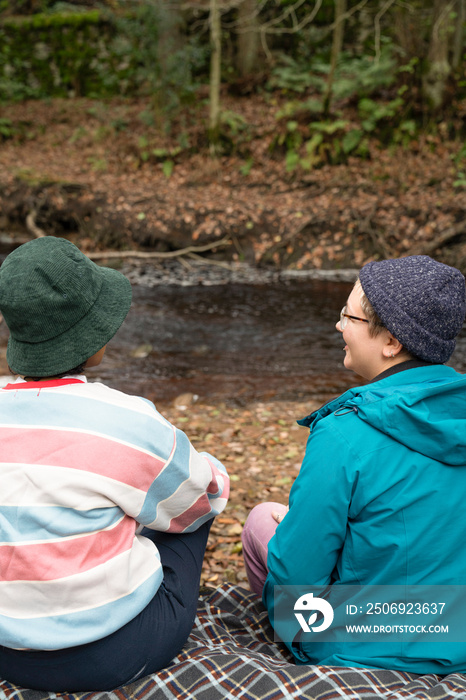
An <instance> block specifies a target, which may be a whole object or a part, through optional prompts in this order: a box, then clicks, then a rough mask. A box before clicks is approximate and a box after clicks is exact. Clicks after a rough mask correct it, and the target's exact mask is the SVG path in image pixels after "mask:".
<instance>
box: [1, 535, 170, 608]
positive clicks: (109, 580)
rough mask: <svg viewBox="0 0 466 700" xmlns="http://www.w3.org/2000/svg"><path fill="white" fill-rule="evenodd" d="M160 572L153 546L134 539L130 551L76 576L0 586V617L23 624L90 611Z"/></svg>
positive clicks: (147, 541)
mask: <svg viewBox="0 0 466 700" xmlns="http://www.w3.org/2000/svg"><path fill="white" fill-rule="evenodd" d="M160 568H161V563H160V558H159V554H158V552H157V549H156V547H155V546H154V544H153V543H152V542H151V541H150V540H149V539H148V538H147V537H138V538H137V540H136V541H135V544H134V546H133V548H132V549H131V550H128V551H127V552H123V554H120V555H118V556H116V557H114V558H113V559H111V560H110V561H108V562H106V563H105V564H101V565H99V566H97V567H95V568H93V569H90V570H89V571H85V572H83V573H80V574H75V575H73V576H68V577H66V578H62V579H59V580H56V581H32V582H31V581H5V582H0V615H4V616H5V617H12V618H17V619H21V620H24V619H34V618H40V617H53V616H55V615H70V614H72V613H75V612H80V611H83V610H92V608H95V607H98V606H100V605H105V604H107V603H112V602H114V601H116V600H119V599H121V598H124V597H125V596H127V595H129V594H130V593H132V592H133V591H135V590H136V589H137V588H138V587H139V586H140V585H141V584H142V583H144V581H146V580H147V579H148V578H150V577H151V576H153V574H154V573H155V572H156V571H158V570H159V569H160ZM154 593H155V591H154Z"/></svg>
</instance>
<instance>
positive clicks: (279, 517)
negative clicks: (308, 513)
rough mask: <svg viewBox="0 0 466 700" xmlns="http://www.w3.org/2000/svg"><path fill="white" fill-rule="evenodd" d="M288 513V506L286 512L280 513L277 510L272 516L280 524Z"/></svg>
mask: <svg viewBox="0 0 466 700" xmlns="http://www.w3.org/2000/svg"><path fill="white" fill-rule="evenodd" d="M287 513H288V508H287V509H286V511H285V512H284V513H279V512H278V511H277V510H273V511H272V518H273V519H274V520H275V522H276V523H278V524H280V523H281V521H282V520H283V518H284V517H285V515H286V514H287Z"/></svg>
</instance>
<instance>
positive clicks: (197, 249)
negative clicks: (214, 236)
mask: <svg viewBox="0 0 466 700" xmlns="http://www.w3.org/2000/svg"><path fill="white" fill-rule="evenodd" d="M225 245H231V239H230V236H225V238H221V239H220V240H219V241H213V242H212V243H206V245H198V246H195V245H190V246H188V247H187V248H179V249H178V250H169V251H167V252H165V253H158V252H155V251H154V252H152V251H150V252H146V251H141V250H108V251H107V252H105V251H104V252H101V253H100V252H97V253H87V257H88V258H91V259H92V260H105V259H106V258H142V259H145V260H151V259H156V258H178V257H180V256H183V255H190V254H192V253H205V252H206V251H207V250H212V249H213V248H219V247H222V246H225Z"/></svg>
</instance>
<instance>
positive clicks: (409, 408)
mask: <svg viewBox="0 0 466 700" xmlns="http://www.w3.org/2000/svg"><path fill="white" fill-rule="evenodd" d="M300 423H301V424H303V425H305V426H309V428H310V435H309V438H308V442H307V447H306V453H305V457H304V460H303V463H302V467H301V470H300V473H299V475H298V477H297V479H296V481H295V483H294V484H293V487H292V489H291V493H290V501H289V505H290V510H289V512H288V513H287V515H286V516H285V518H284V519H283V521H282V522H281V523H280V525H279V526H278V528H277V531H276V534H275V536H274V537H273V538H272V540H271V541H270V543H269V555H268V568H269V575H268V578H267V581H266V584H265V587H264V593H263V600H264V603H265V605H266V606H267V608H268V611H269V617H270V620H271V622H272V624H273V625H274V626H275V631H276V632H277V634H278V635H279V636H280V629H279V627H280V625H279V624H278V623H277V624H276V622H275V615H274V605H275V603H274V586H280V587H281V586H286V585H290V584H294V585H308V586H309V585H316V586H322V587H323V588H325V587H326V586H328V585H338V584H345V585H363V586H367V585H368V584H374V585H375V584H376V585H392V584H397V585H399V584H403V585H405V584H410V585H413V584H414V585H420V584H425V585H429V586H430V585H432V586H435V585H441V584H456V585H466V375H462V374H459V373H458V372H456V371H455V370H454V369H452V368H451V367H446V366H444V365H427V366H421V367H416V368H414V369H405V370H404V371H400V372H398V373H396V374H393V375H391V376H387V377H385V378H382V379H380V380H378V381H375V382H373V383H370V384H367V385H366V386H361V387H357V388H354V389H350V390H349V391H347V392H345V393H344V394H343V395H342V396H340V397H338V398H337V399H335V400H333V401H331V402H330V403H328V404H326V405H325V406H323V407H322V408H320V409H319V410H318V411H316V412H314V413H312V414H311V415H310V416H308V417H307V418H305V419H304V420H303V421H300ZM277 616H278V615H277ZM281 636H282V638H283V635H281ZM301 639H302V637H301ZM307 639H308V637H307ZM313 639H315V640H316V641H313V643H310V644H309V643H307V642H298V643H297V642H295V643H291V642H287V646H289V648H290V649H291V651H292V652H293V654H294V655H295V659H296V661H297V663H305V664H320V665H335V666H360V667H361V666H362V667H372V668H390V669H395V670H401V671H411V672H415V673H430V672H434V673H440V674H447V673H449V672H452V671H463V672H464V671H466V628H465V632H464V642H463V643H458V642H456V643H437V642H431V641H429V642H428V643H418V644H403V643H401V642H400V643H395V642H393V643H392V642H389V643H387V642H377V641H376V642H370V643H367V642H351V643H343V644H342V643H336V642H335V643H329V642H327V643H319V642H318V635H315V637H313Z"/></svg>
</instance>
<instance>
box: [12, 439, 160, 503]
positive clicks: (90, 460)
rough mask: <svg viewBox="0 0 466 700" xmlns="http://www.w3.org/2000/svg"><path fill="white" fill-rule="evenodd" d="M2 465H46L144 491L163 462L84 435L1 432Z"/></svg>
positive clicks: (111, 441)
mask: <svg viewBox="0 0 466 700" xmlns="http://www.w3.org/2000/svg"><path fill="white" fill-rule="evenodd" d="M0 444H1V446H2V448H1V453H0V460H1V462H12V463H15V464H17V463H22V464H34V465H39V464H46V465H50V466H52V467H66V468H69V469H79V470H82V471H86V472H92V473H93V474H100V475H101V476H105V477H110V478H111V479H115V480H116V481H121V482H122V483H124V484H128V485H129V486H133V487H134V488H137V489H141V490H144V491H147V489H148V488H149V486H150V485H151V484H152V482H153V480H154V479H155V478H156V477H157V476H158V475H159V473H160V472H161V471H162V469H163V467H164V465H165V461H164V460H161V459H158V458H157V457H154V456H151V455H148V454H145V453H144V452H141V451H139V450H137V449H135V448H133V447H129V446H127V445H123V444H121V443H116V442H114V441H113V440H111V439H107V438H104V437H99V436H98V435H89V433H85V432H82V433H81V432H72V431H67V430H53V429H51V428H9V427H7V428H0Z"/></svg>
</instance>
